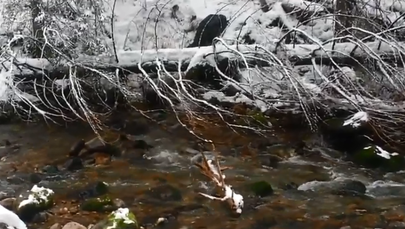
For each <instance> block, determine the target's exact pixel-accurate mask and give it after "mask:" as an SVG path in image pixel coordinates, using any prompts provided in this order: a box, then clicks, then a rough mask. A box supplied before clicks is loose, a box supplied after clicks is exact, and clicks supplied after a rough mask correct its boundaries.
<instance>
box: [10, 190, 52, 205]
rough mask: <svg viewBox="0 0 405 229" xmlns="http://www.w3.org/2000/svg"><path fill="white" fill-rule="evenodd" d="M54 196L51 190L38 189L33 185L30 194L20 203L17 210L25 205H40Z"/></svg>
mask: <svg viewBox="0 0 405 229" xmlns="http://www.w3.org/2000/svg"><path fill="white" fill-rule="evenodd" d="M53 194H54V192H53V191H52V190H51V189H48V188H44V187H38V186H37V185H34V186H33V187H32V189H31V194H30V195H29V196H28V198H27V199H25V200H23V201H21V203H20V204H19V206H18V208H21V207H23V206H25V205H27V204H41V203H46V202H48V201H49V198H50V197H51V196H52V195H53Z"/></svg>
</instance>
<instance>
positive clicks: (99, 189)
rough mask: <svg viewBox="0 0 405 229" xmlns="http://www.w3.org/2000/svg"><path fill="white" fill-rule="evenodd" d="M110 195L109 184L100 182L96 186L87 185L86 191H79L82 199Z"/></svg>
mask: <svg viewBox="0 0 405 229" xmlns="http://www.w3.org/2000/svg"><path fill="white" fill-rule="evenodd" d="M107 193H108V184H107V183H106V182H102V181H98V182H96V183H94V184H89V185H87V186H86V187H85V188H84V190H82V191H79V197H80V198H82V199H87V198H93V197H97V196H101V195H105V194H107Z"/></svg>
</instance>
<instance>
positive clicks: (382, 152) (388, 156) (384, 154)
mask: <svg viewBox="0 0 405 229" xmlns="http://www.w3.org/2000/svg"><path fill="white" fill-rule="evenodd" d="M371 148H372V146H367V147H364V149H365V150H367V149H371ZM375 153H376V154H377V155H378V156H380V157H383V158H385V159H391V157H394V156H398V155H399V154H398V153H396V152H394V153H390V152H388V151H386V150H384V149H383V148H381V147H379V146H375Z"/></svg>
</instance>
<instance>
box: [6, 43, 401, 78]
mask: <svg viewBox="0 0 405 229" xmlns="http://www.w3.org/2000/svg"><path fill="white" fill-rule="evenodd" d="M402 47H405V43H397V44H396V45H395V47H392V45H391V44H388V43H384V42H378V41H376V42H368V43H363V44H362V46H361V47H360V46H356V45H355V44H353V43H336V44H333V43H329V44H325V45H324V46H323V47H322V48H320V47H319V46H318V45H309V44H301V45H292V44H291V45H284V46H278V45H277V44H271V45H268V46H258V45H238V46H236V45H234V46H227V47H226V46H223V45H221V46H217V47H216V48H215V52H214V49H213V47H212V46H209V47H201V48H186V49H180V50H179V49H164V50H146V51H143V52H141V51H128V52H121V53H118V58H119V60H120V61H119V62H120V63H119V64H115V63H114V58H110V57H105V58H103V57H101V58H100V57H97V58H96V57H83V58H79V59H77V60H75V63H73V62H71V63H62V64H61V65H59V66H58V67H54V66H52V65H51V64H50V63H49V62H48V61H47V60H44V59H27V58H25V59H19V58H17V59H14V60H13V64H14V66H15V67H14V70H13V73H14V75H15V77H16V78H18V79H28V80H30V79H38V78H42V77H43V76H44V75H46V76H47V77H48V78H49V79H58V78H59V79H60V78H63V77H64V76H66V75H68V74H69V66H72V65H74V66H75V68H76V69H75V70H76V71H77V75H78V76H80V75H85V74H86V73H88V72H91V71H92V70H91V69H97V70H100V71H107V72H115V71H116V70H117V69H121V70H122V71H127V72H133V73H142V71H145V72H147V73H152V72H156V68H157V66H158V64H160V65H163V66H164V67H165V68H166V70H167V71H171V72H177V71H178V68H179V67H178V66H179V64H181V66H180V71H186V70H187V69H188V68H189V65H190V63H191V64H192V66H195V65H198V63H202V62H204V61H208V59H212V58H210V57H213V56H214V54H216V58H218V59H223V58H234V59H238V60H239V64H240V67H241V68H244V67H246V65H245V63H246V62H247V63H248V64H249V65H251V66H254V65H258V66H259V67H266V66H269V64H272V61H271V60H269V62H266V61H260V62H258V61H257V59H258V57H260V58H262V59H263V56H267V57H268V56H269V52H271V53H274V54H275V56H277V57H278V59H280V60H281V61H286V60H288V61H289V62H290V63H291V65H292V66H294V65H295V66H297V65H308V64H312V59H314V60H315V62H316V63H318V64H322V65H328V64H330V63H332V62H335V63H337V64H345V65H352V66H355V65H357V64H358V62H362V60H364V59H367V58H369V57H370V53H374V55H373V56H375V58H376V57H381V58H382V59H384V60H387V61H398V60H399V59H401V58H398V57H400V56H401V55H402V52H403V51H402ZM236 51H237V52H239V53H237V52H236ZM240 54H243V57H244V58H242V56H241V55H240ZM375 58H374V59H375ZM156 60H159V63H158V62H157V61H156ZM244 61H246V62H244ZM3 62H4V61H3ZM397 64H400V65H403V64H402V63H397ZM3 67H6V68H7V67H9V66H7V65H5V64H3Z"/></svg>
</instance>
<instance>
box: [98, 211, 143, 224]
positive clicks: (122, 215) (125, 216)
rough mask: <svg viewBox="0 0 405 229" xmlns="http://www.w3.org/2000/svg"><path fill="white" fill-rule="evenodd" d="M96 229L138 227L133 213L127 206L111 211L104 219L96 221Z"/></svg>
mask: <svg viewBox="0 0 405 229" xmlns="http://www.w3.org/2000/svg"><path fill="white" fill-rule="evenodd" d="M94 228H98V229H138V228H139V226H138V222H137V220H136V217H135V214H134V213H132V212H131V211H130V210H129V209H128V208H119V209H117V210H116V211H113V212H112V213H111V214H110V215H108V217H107V218H106V219H104V220H103V221H101V222H99V223H97V224H96V225H95V227H94Z"/></svg>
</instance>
